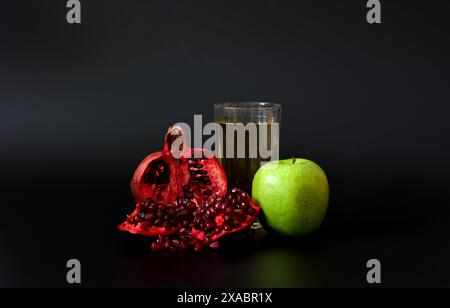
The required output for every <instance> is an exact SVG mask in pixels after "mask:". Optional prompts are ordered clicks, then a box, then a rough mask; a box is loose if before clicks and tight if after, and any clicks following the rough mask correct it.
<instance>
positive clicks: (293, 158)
mask: <svg viewBox="0 0 450 308" xmlns="http://www.w3.org/2000/svg"><path fill="white" fill-rule="evenodd" d="M296 161H297V159H296V158H295V157H292V164H293V165H295V162H296Z"/></svg>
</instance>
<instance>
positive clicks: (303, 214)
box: [252, 159, 329, 236]
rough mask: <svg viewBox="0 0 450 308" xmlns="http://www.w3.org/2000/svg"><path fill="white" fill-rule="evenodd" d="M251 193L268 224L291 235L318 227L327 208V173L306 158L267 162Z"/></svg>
mask: <svg viewBox="0 0 450 308" xmlns="http://www.w3.org/2000/svg"><path fill="white" fill-rule="evenodd" d="M252 193H253V195H252V197H253V199H254V200H255V201H256V202H257V203H258V204H259V205H260V206H261V207H262V209H263V214H264V218H265V223H266V224H267V226H268V227H269V228H270V229H272V230H274V231H276V232H277V233H280V234H284V235H289V236H298V235H305V234H308V233H311V232H314V231H316V230H317V229H318V228H319V226H320V224H321V223H322V221H323V219H324V218H325V214H326V212H327V208H328V196H329V189H328V180H327V177H326V175H325V173H324V172H323V170H322V169H321V168H320V167H319V166H318V165H316V164H315V163H313V162H312V161H309V160H306V159H288V160H282V161H274V162H270V163H267V164H266V165H264V166H263V167H261V168H260V169H259V170H258V172H257V173H256V175H255V178H254V180H253V189H252Z"/></svg>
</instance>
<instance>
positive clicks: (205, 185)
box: [119, 127, 260, 252]
mask: <svg viewBox="0 0 450 308" xmlns="http://www.w3.org/2000/svg"><path fill="white" fill-rule="evenodd" d="M184 137H185V136H184V132H183V130H182V129H181V128H180V127H174V128H170V129H169V131H168V133H167V136H166V139H165V144H164V148H163V150H162V151H161V152H156V153H153V154H151V155H149V156H148V157H147V158H145V159H144V161H143V162H142V163H141V164H140V165H139V167H138V168H137V170H136V172H135V174H134V176H133V179H132V181H131V190H132V193H133V196H134V198H135V200H136V202H137V206H136V209H135V211H134V212H133V213H132V214H131V215H129V216H128V218H127V220H126V221H125V222H124V223H123V224H121V225H120V226H119V229H120V230H122V231H128V232H130V233H133V234H142V235H146V236H152V237H157V239H156V240H155V242H153V243H152V246H151V248H152V250H153V251H159V250H170V251H186V250H189V249H193V250H195V251H197V252H199V251H201V250H202V249H203V248H204V247H206V246H209V247H210V248H213V249H217V248H219V246H220V244H219V242H218V239H219V238H221V237H222V236H224V235H227V234H231V233H235V232H238V231H240V230H243V229H246V228H248V227H250V226H251V225H252V224H253V222H254V221H255V220H256V218H257V216H258V214H259V212H260V207H259V206H258V205H257V204H256V203H255V202H254V201H253V200H252V199H251V198H250V197H249V195H248V194H247V193H246V192H243V191H241V190H239V189H237V188H233V189H231V190H230V192H229V193H228V194H227V178H226V175H225V172H224V170H223V168H222V166H221V165H220V164H219V162H218V161H217V159H216V158H215V157H214V156H213V155H211V154H210V153H208V152H206V151H204V150H202V149H190V148H189V147H188V146H187V143H186V142H184V141H183V138H184ZM174 144H175V145H177V146H176V147H175V149H176V150H179V153H181V155H179V156H176V155H173V149H172V148H173V145H174ZM177 157H178V158H177Z"/></svg>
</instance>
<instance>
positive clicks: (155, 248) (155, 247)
mask: <svg viewBox="0 0 450 308" xmlns="http://www.w3.org/2000/svg"><path fill="white" fill-rule="evenodd" d="M151 249H152V251H159V250H161V249H162V246H161V244H159V243H157V242H153V243H152V246H151Z"/></svg>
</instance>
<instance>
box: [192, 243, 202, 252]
mask: <svg viewBox="0 0 450 308" xmlns="http://www.w3.org/2000/svg"><path fill="white" fill-rule="evenodd" d="M202 250H203V245H202V244H200V242H196V243H195V244H194V251H195V252H201V251H202Z"/></svg>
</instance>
